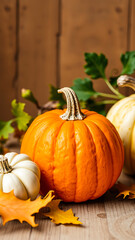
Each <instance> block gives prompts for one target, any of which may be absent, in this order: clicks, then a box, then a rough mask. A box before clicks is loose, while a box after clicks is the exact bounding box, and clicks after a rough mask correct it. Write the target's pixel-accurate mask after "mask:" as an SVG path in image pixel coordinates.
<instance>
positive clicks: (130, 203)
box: [0, 173, 135, 240]
mask: <svg viewBox="0 0 135 240" xmlns="http://www.w3.org/2000/svg"><path fill="white" fill-rule="evenodd" d="M119 181H120V182H123V183H126V184H128V185H129V184H130V183H135V179H134V178H132V177H128V176H126V175H125V174H124V173H122V174H121V176H120V178H119ZM61 206H62V208H63V209H64V210H67V209H69V208H72V209H73V212H74V213H75V215H76V216H79V220H80V221H82V223H83V225H82V226H73V225H65V226H64V225H58V226H56V225H55V224H54V223H52V222H51V221H50V220H49V219H47V218H45V217H42V216H41V215H40V216H39V215H37V217H36V222H37V223H38V224H39V226H38V227H37V228H32V227H30V226H29V225H28V224H27V223H23V224H21V223H19V222H18V221H16V220H14V221H12V222H8V223H6V225H5V226H2V224H1V225H0V239H1V240H16V239H17V240H24V239H25V240H37V239H40V240H54V239H55V240H70V239H74V240H82V239H83V240H89V239H95V240H101V239H102V240H127V239H128V240H133V239H135V214H134V212H135V201H134V200H122V199H116V198H115V197H114V196H113V194H112V193H110V192H109V191H108V192H107V193H106V194H105V195H104V196H103V197H101V198H99V199H97V200H94V201H87V202H84V203H78V204H77V203H62V205H61Z"/></svg>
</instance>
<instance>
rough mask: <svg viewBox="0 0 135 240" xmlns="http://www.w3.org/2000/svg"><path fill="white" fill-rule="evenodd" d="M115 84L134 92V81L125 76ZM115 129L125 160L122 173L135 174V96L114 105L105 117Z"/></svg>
mask: <svg viewBox="0 0 135 240" xmlns="http://www.w3.org/2000/svg"><path fill="white" fill-rule="evenodd" d="M117 83H118V85H119V86H121V87H125V86H126V87H131V88H133V89H134V90H135V79H134V78H133V77H129V76H126V75H123V76H120V77H119V78H118V80H117ZM106 117H107V118H108V119H109V120H110V121H111V122H112V123H113V125H114V126H115V127H116V129H117V131H118V133H119V134H120V137H121V139H122V141H123V145H124V152H125V160H124V171H125V172H126V173H128V174H131V175H134V174H135V94H132V95H131V96H129V97H125V98H123V99H121V100H120V101H118V102H117V103H115V104H114V105H113V106H112V108H111V109H110V110H109V112H108V114H107V116H106Z"/></svg>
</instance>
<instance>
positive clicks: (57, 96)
mask: <svg viewBox="0 0 135 240" xmlns="http://www.w3.org/2000/svg"><path fill="white" fill-rule="evenodd" d="M57 90H58V88H56V87H54V86H52V85H50V97H49V100H52V101H59V104H60V106H59V107H60V108H62V107H63V106H64V105H65V104H66V101H65V100H64V98H63V95H62V93H58V92H57Z"/></svg>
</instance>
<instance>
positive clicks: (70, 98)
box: [58, 87, 86, 120]
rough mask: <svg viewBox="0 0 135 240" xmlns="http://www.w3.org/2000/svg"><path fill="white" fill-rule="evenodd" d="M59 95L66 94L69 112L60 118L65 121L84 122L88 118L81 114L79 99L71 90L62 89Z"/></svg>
mask: <svg viewBox="0 0 135 240" xmlns="http://www.w3.org/2000/svg"><path fill="white" fill-rule="evenodd" d="M58 93H64V94H65V96H66V101H67V111H66V112H65V113H64V114H62V115H61V116H60V117H61V118H62V119H63V120H83V119H84V118H85V117H86V116H85V115H84V114H83V113H82V112H81V109H80V103H79V100H78V97H77V95H76V94H75V92H74V91H73V90H72V89H71V88H68V87H64V88H61V89H59V90H58Z"/></svg>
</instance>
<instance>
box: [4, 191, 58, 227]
mask: <svg viewBox="0 0 135 240" xmlns="http://www.w3.org/2000/svg"><path fill="white" fill-rule="evenodd" d="M52 193H53V191H50V192H49V193H48V194H47V195H46V196H45V197H44V198H43V199H41V196H40V197H38V198H37V199H36V200H34V201H31V200H30V199H28V200H21V199H18V198H16V197H15V196H14V193H13V191H11V192H9V193H3V192H2V191H0V215H1V216H2V220H3V225H5V223H6V222H8V221H11V220H14V219H17V220H19V221H20V222H21V223H22V222H23V221H26V222H28V223H29V224H30V225H31V226H32V227H37V226H38V224H36V223H35V217H34V216H32V214H34V213H37V212H39V210H40V208H42V207H46V205H47V204H48V203H49V202H51V200H52V199H53V198H54V196H53V195H52Z"/></svg>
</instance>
